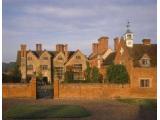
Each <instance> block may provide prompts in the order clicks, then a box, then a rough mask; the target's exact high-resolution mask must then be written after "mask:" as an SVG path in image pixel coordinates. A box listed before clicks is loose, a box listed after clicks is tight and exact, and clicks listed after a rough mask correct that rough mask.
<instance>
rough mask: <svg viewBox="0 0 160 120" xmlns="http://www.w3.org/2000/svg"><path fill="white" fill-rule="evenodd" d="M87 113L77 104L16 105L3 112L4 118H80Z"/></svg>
mask: <svg viewBox="0 0 160 120" xmlns="http://www.w3.org/2000/svg"><path fill="white" fill-rule="evenodd" d="M89 115H90V112H88V111H87V110H86V109H85V108H83V107H81V106H78V105H54V106H46V105H45V106H44V105H18V106H16V107H13V108H11V109H9V110H8V111H7V112H5V113H4V118H14V119H29V118H33V119H38V118H39V119H40V118H41V119H42V118H43V119H44V118H80V117H87V116H89Z"/></svg>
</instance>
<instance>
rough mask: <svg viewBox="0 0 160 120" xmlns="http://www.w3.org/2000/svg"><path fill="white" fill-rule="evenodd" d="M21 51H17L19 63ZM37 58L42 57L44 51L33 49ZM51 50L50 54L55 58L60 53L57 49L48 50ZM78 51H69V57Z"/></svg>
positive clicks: (18, 61)
mask: <svg viewBox="0 0 160 120" xmlns="http://www.w3.org/2000/svg"><path fill="white" fill-rule="evenodd" d="M20 52H21V51H18V52H17V63H18V64H20V58H21V57H20V55H21V53H20ZM28 52H29V51H27V53H28ZM31 52H32V53H33V54H34V55H35V56H36V57H37V58H39V57H40V55H41V54H42V53H43V52H37V51H31ZM48 52H49V54H50V55H51V56H52V57H53V58H54V57H55V56H56V55H57V54H58V52H57V51H48ZM75 52H76V51H68V59H70V57H71V56H72V55H73V54H74V53H75Z"/></svg>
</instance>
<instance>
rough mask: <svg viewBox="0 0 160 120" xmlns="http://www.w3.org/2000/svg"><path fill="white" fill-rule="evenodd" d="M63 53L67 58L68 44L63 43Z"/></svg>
mask: <svg viewBox="0 0 160 120" xmlns="http://www.w3.org/2000/svg"><path fill="white" fill-rule="evenodd" d="M64 53H65V57H66V59H67V58H68V44H65V45H64Z"/></svg>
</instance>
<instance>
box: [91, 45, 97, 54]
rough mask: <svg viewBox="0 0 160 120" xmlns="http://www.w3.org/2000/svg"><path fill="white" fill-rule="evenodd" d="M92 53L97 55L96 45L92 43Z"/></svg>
mask: <svg viewBox="0 0 160 120" xmlns="http://www.w3.org/2000/svg"><path fill="white" fill-rule="evenodd" d="M92 52H93V53H94V54H97V53H98V43H93V44H92Z"/></svg>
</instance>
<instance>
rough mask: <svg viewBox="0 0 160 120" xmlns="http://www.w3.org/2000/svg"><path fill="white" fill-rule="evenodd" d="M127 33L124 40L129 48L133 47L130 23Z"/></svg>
mask: <svg viewBox="0 0 160 120" xmlns="http://www.w3.org/2000/svg"><path fill="white" fill-rule="evenodd" d="M126 27H127V31H126V33H125V34H124V40H125V42H126V46H127V47H133V33H132V32H131V31H130V29H129V28H130V22H128V23H127V25H126Z"/></svg>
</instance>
